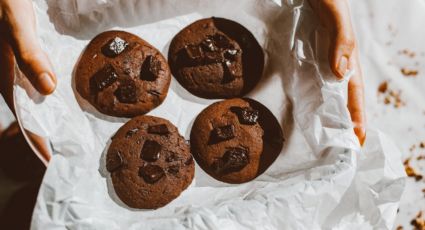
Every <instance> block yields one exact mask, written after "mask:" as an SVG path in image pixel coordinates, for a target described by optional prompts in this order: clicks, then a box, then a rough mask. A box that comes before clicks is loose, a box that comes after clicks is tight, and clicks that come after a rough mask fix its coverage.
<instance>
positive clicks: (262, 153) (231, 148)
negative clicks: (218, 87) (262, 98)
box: [190, 98, 284, 183]
mask: <svg viewBox="0 0 425 230" xmlns="http://www.w3.org/2000/svg"><path fill="white" fill-rule="evenodd" d="M283 142H284V139H283V134H282V129H281V127H280V125H279V122H278V121H277V120H276V118H275V117H274V116H273V114H272V113H271V112H270V111H269V110H268V109H267V108H266V107H265V106H264V105H262V104H260V103H259V102H257V101H254V100H252V99H239V98H236V99H229V100H225V101H220V102H216V103H214V104H212V105H210V106H208V107H207V108H206V109H204V110H203V111H202V112H201V113H200V114H199V115H198V117H197V118H196V120H195V122H194V124H193V127H192V130H191V135H190V146H191V151H192V154H193V156H194V158H195V160H196V162H197V163H198V164H199V165H200V166H201V168H202V169H203V170H204V171H205V172H207V173H208V174H209V175H211V176H212V177H214V178H215V179H217V180H220V181H223V182H227V183H244V182H247V181H250V180H253V179H254V178H256V177H257V176H259V175H260V174H262V173H263V172H264V171H265V170H266V169H267V168H268V167H269V166H270V165H271V164H272V163H273V161H274V160H275V159H276V158H277V157H278V155H279V153H280V151H281V149H282V147H283Z"/></svg>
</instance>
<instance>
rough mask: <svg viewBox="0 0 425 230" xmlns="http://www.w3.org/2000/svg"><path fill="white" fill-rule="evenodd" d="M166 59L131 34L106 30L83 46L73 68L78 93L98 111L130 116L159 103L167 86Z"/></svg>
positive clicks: (169, 74)
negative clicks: (82, 50)
mask: <svg viewBox="0 0 425 230" xmlns="http://www.w3.org/2000/svg"><path fill="white" fill-rule="evenodd" d="M170 81H171V73H170V70H169V67H168V64H167V61H166V60H165V58H164V57H163V56H162V54H161V53H160V52H159V51H158V50H157V49H155V48H154V47H153V46H152V45H150V44H149V43H147V42H146V41H144V40H143V39H141V38H139V37H137V36H136V35H134V34H131V33H127V32H124V31H107V32H103V33H101V34H99V35H97V36H96V37H95V38H94V39H93V40H91V42H90V43H89V44H88V45H87V47H86V49H85V50H84V52H83V54H82V56H81V58H80V60H79V62H78V66H77V69H76V73H75V84H76V88H77V91H78V92H79V94H80V95H81V96H82V97H83V98H85V99H86V100H88V101H89V102H90V103H91V104H92V105H93V106H94V107H96V109H98V110H99V111H100V112H102V113H104V114H107V115H111V116H117V117H134V116H137V115H142V114H145V113H147V112H149V111H151V110H152V109H154V108H155V107H157V106H159V105H160V104H161V103H162V102H163V101H164V99H165V97H166V96H167V93H168V88H169V86H170Z"/></svg>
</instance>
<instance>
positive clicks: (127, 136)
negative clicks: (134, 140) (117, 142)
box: [125, 128, 139, 138]
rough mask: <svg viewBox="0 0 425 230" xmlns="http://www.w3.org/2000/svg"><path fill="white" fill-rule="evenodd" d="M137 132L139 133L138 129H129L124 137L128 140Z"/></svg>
mask: <svg viewBox="0 0 425 230" xmlns="http://www.w3.org/2000/svg"><path fill="white" fill-rule="evenodd" d="M137 131H139V129H138V128H134V129H130V130H129V131H128V132H127V133H126V134H125V137H126V138H130V137H132V136H133V135H134V134H136V133H137Z"/></svg>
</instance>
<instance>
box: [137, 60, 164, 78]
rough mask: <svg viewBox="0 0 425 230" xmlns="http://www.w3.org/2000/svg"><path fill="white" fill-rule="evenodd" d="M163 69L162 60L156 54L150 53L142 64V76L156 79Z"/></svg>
mask: <svg viewBox="0 0 425 230" xmlns="http://www.w3.org/2000/svg"><path fill="white" fill-rule="evenodd" d="M160 71H161V62H160V61H159V60H158V59H156V58H155V57H154V56H152V55H149V56H148V57H147V58H146V59H145V61H144V62H143V65H142V70H141V71H140V78H141V79H142V80H145V81H155V80H156V79H157V78H158V75H159V73H160Z"/></svg>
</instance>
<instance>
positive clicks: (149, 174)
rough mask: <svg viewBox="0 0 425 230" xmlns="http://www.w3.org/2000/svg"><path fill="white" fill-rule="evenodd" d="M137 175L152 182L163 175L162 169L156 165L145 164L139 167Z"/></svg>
mask: <svg viewBox="0 0 425 230" xmlns="http://www.w3.org/2000/svg"><path fill="white" fill-rule="evenodd" d="M139 176H140V177H142V178H143V179H144V180H145V181H146V183H149V184H153V183H155V182H157V181H159V180H160V179H161V178H162V177H163V176H165V172H164V169H162V168H161V167H159V166H158V165H146V166H143V167H140V168H139Z"/></svg>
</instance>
